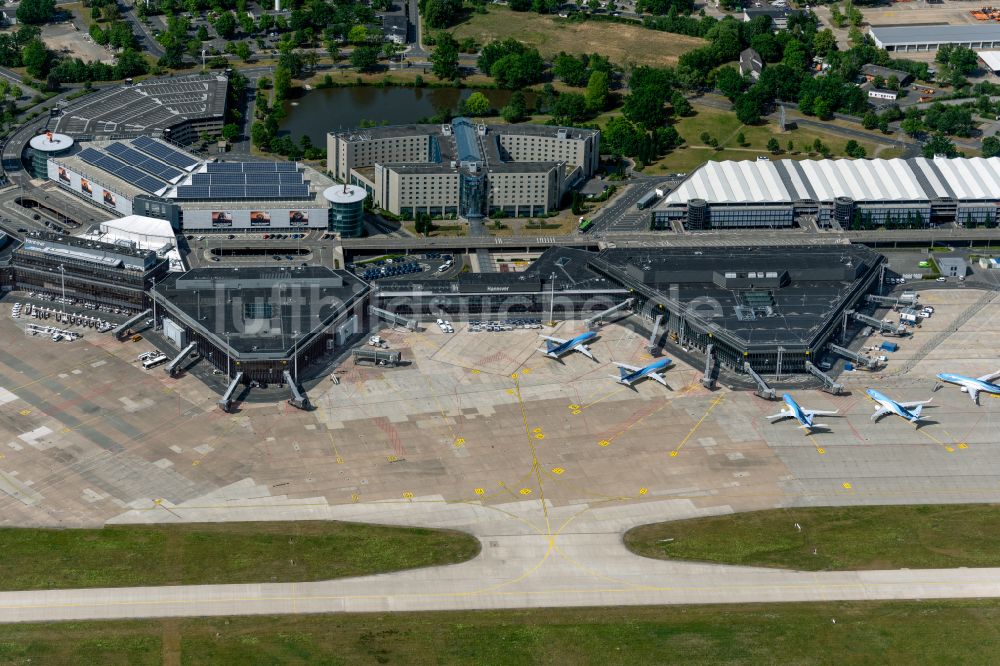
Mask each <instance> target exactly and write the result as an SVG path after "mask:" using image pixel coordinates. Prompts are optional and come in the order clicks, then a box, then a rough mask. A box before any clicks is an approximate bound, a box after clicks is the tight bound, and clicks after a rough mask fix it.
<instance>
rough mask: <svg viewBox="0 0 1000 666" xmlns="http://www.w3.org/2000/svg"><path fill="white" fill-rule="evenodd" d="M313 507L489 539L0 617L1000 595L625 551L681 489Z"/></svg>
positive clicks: (683, 512)
mask: <svg viewBox="0 0 1000 666" xmlns="http://www.w3.org/2000/svg"><path fill="white" fill-rule="evenodd" d="M418 499H419V498H418ZM626 508H627V509H628V510H627V511H626V510H622V509H626ZM208 511H210V510H199V509H192V510H189V511H188V510H184V509H182V508H176V507H173V508H171V513H175V512H176V515H179V516H180V517H181V519H183V520H200V519H204V518H205V517H206V516H204V515H202V514H203V513H207V512H208ZM247 511H248V512H250V511H253V510H252V509H248V510H247ZM309 512H310V517H311V518H313V519H317V520H321V519H331V518H333V517H336V518H337V519H347V520H361V521H367V520H372V521H374V522H389V521H391V522H393V523H397V524H404V525H428V524H433V525H448V526H454V527H457V528H458V529H466V530H469V531H471V532H473V533H474V534H475V535H476V536H477V537H478V538H479V539H480V540H481V542H482V551H481V553H480V554H479V556H477V557H476V558H475V559H473V560H472V561H470V562H467V563H464V564H459V565H453V566H448V567H435V568H430V569H419V570H415V571H407V572H400V573H394V574H383V575H379V576H367V577H361V578H353V579H343V580H336V581H322V582H309V583H286V584H253V585H204V586H192V585H186V586H176V587H145V588H143V587H136V588H117V589H115V588H112V589H81V590H45V591H37V592H3V593H0V622H43V621H44V622H48V621H65V620H98V619H112V618H148V617H196V616H219V615H259V614H298V613H346V612H406V611H428V610H468V609H473V608H525V607H536V608H537V607H562V606H635V605H653V604H692V603H719V604H733V603H774V602H805V601H831V600H866V601H867V600H872V599H929V598H984V597H1000V569H995V568H993V569H964V568H962V569H931V570H919V569H916V570H906V569H900V570H892V571H860V572H809V573H800V572H794V571H782V570H776V569H755V568H750V567H729V566H719V565H708V564H695V563H686V562H667V561H659V560H652V559H647V558H642V557H638V556H635V555H633V554H631V553H629V552H628V551H627V550H626V549H625V547H624V546H623V544H622V540H621V532H622V531H623V530H625V529H627V528H629V527H631V526H633V525H637V524H640V523H645V522H651V521H655V520H663V519H664V518H670V517H673V518H681V517H690V516H695V515H699V510H698V509H696V508H695V506H694V504H693V503H691V504H688V503H685V502H680V503H679V501H678V500H653V501H650V502H648V503H642V504H636V505H632V506H629V507H620V508H613V509H605V508H602V507H601V506H600V503H597V504H594V505H591V504H586V505H574V506H558V507H554V506H548V507H547V508H546V509H545V510H542V507H541V503H540V502H538V501H533V502H512V503H510V504H503V505H495V506H479V505H478V504H472V503H459V504H446V503H442V502H435V501H432V500H429V501H426V502H424V501H414V502H412V503H407V502H404V503H399V504H393V503H378V504H369V505H365V504H357V505H346V506H337V507H316V508H315V509H310V510H309ZM133 513H139V512H133ZM143 515H147V516H148V515H150V514H149V513H148V512H144V513H143ZM154 515H155V514H154Z"/></svg>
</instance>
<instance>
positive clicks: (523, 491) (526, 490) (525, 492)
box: [520, 488, 531, 495]
mask: <svg viewBox="0 0 1000 666" xmlns="http://www.w3.org/2000/svg"><path fill="white" fill-rule="evenodd" d="M520 492H521V494H522V495H530V494H531V488H521V491H520Z"/></svg>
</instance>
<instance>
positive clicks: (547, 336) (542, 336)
mask: <svg viewBox="0 0 1000 666" xmlns="http://www.w3.org/2000/svg"><path fill="white" fill-rule="evenodd" d="M538 337H540V338H541V339H543V340H548V341H549V342H555V343H557V344H560V345H561V344H562V343H564V342H566V341H565V340H563V339H561V338H553V337H552V336H551V335H539V336H538Z"/></svg>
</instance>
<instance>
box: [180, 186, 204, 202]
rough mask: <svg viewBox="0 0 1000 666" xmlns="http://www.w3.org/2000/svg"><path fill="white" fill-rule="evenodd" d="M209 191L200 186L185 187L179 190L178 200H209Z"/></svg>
mask: <svg viewBox="0 0 1000 666" xmlns="http://www.w3.org/2000/svg"><path fill="white" fill-rule="evenodd" d="M208 193H209V189H208V188H207V187H203V186H200V185H184V186H182V187H178V188H177V198H178V199H207V198H209V195H208Z"/></svg>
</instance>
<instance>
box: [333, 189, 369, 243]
mask: <svg viewBox="0 0 1000 666" xmlns="http://www.w3.org/2000/svg"><path fill="white" fill-rule="evenodd" d="M367 196H368V192H366V191H365V189H364V188H363V187H357V186H356V185H334V186H333V187H328V188H326V189H325V190H324V191H323V198H325V199H326V200H327V201H329V202H330V218H329V221H328V223H327V228H328V229H329V230H330V231H335V232H337V233H339V234H340V235H341V237H342V238H356V237H358V236H361V235H362V234H363V233H364V230H365V225H364V218H365V198H367Z"/></svg>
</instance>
